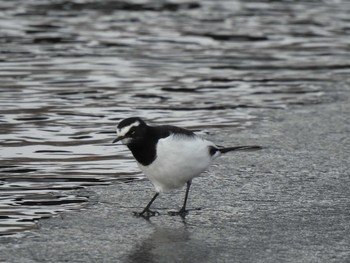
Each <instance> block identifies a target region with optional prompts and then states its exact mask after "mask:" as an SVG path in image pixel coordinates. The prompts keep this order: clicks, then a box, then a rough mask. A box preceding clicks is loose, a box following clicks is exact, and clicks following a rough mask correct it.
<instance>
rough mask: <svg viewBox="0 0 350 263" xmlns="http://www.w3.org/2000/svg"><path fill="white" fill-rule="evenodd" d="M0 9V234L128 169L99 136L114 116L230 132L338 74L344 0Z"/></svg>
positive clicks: (134, 176) (109, 131)
mask: <svg viewBox="0 0 350 263" xmlns="http://www.w3.org/2000/svg"><path fill="white" fill-rule="evenodd" d="M0 13H1V16H0V123H1V129H0V145H1V147H0V157H1V164H0V235H8V234H15V233H17V234H18V233H20V232H22V231H24V230H30V229H32V228H36V227H38V226H37V222H38V219H41V218H47V217H50V216H53V215H57V214H59V213H60V212H62V211H67V210H72V209H73V210H74V209H82V208H84V206H85V204H86V203H87V202H88V201H89V197H88V196H86V195H83V194H81V192H79V191H74V190H76V189H79V188H83V187H87V186H91V185H96V184H110V183H129V182H132V181H133V180H139V179H141V178H142V174H141V173H140V172H139V170H138V169H137V167H136V164H135V163H134V161H133V160H132V158H131V157H130V154H129V153H128V151H127V149H126V148H125V147H123V146H116V145H111V141H112V140H113V139H114V127H115V125H116V124H117V123H118V121H119V120H120V119H122V118H126V117H130V116H142V117H144V118H146V119H147V120H149V121H150V122H151V123H154V124H159V123H162V124H163V123H167V124H173V125H179V126H182V127H186V128H189V129H194V130H199V131H202V132H204V133H211V134H214V135H215V133H218V132H220V131H222V130H223V129H224V130H225V131H230V132H243V131H244V130H245V129H249V127H251V126H252V125H259V124H260V123H262V122H265V121H267V120H266V119H264V118H262V117H261V116H268V112H269V111H273V110H281V109H282V110H284V109H285V110H288V108H290V107H295V106H297V107H304V106H307V105H310V104H315V103H317V104H320V103H324V104H325V105H326V103H328V102H330V101H336V100H338V99H341V98H339V97H338V96H337V94H338V92H339V91H341V90H342V87H343V85H344V84H346V83H348V82H349V73H350V63H349V61H350V52H349V51H350V34H349V33H350V16H349V14H350V2H349V1H346V0H339V1H337V0H334V1H287V0H286V1H215V0H211V1H210V0H207V1H198V2H195V1H180V0H177V1H171V2H168V1H125V2H123V1H112V0H110V1H108V0H106V1H98V0H95V1H88V0H75V1H64V0H56V1H44V0H28V1H20V0H11V1H1V2H0ZM257 109H258V111H257ZM257 112H262V113H264V114H258V115H257ZM268 121H278V120H271V119H270V120H268Z"/></svg>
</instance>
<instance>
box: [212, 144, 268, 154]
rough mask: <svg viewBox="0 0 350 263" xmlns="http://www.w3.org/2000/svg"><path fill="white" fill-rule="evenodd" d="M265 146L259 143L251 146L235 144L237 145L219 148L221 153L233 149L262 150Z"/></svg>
mask: <svg viewBox="0 0 350 263" xmlns="http://www.w3.org/2000/svg"><path fill="white" fill-rule="evenodd" d="M262 148H263V147H261V146H258V145H251V146H235V147H227V148H219V149H218V150H219V151H220V152H221V153H227V152H231V151H257V150H261V149H262Z"/></svg>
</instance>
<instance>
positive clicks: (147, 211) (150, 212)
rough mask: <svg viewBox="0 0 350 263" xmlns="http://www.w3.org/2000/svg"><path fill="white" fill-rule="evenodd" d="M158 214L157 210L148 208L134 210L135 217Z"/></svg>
mask: <svg viewBox="0 0 350 263" xmlns="http://www.w3.org/2000/svg"><path fill="white" fill-rule="evenodd" d="M157 215H160V214H159V212H157V211H152V210H150V209H144V210H143V211H142V212H134V216H136V217H143V218H145V219H149V218H151V217H152V216H157Z"/></svg>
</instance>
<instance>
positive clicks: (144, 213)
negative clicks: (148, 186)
mask: <svg viewBox="0 0 350 263" xmlns="http://www.w3.org/2000/svg"><path fill="white" fill-rule="evenodd" d="M158 195H159V193H156V194H155V195H154V196H153V198H152V199H151V201H150V202H149V203H148V205H147V206H146V207H145V208H144V209H143V210H142V212H141V213H137V212H134V215H135V216H142V217H144V218H150V217H151V216H155V215H156V214H157V213H158V212H156V211H152V210H151V209H149V208H150V207H151V205H152V203H153V202H154V200H156V199H157V197H158Z"/></svg>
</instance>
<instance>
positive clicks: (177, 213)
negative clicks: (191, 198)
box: [169, 180, 192, 218]
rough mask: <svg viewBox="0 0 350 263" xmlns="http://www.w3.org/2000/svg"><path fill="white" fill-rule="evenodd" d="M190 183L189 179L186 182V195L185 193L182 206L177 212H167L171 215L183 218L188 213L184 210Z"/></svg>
mask: <svg viewBox="0 0 350 263" xmlns="http://www.w3.org/2000/svg"><path fill="white" fill-rule="evenodd" d="M191 183H192V181H191V180H190V181H188V182H187V187H186V195H185V200H184V204H183V206H182V208H181V209H180V211H179V212H169V214H170V215H172V216H175V215H179V216H181V217H183V218H184V217H185V216H186V215H187V214H188V210H186V204H187V199H188V193H189V192H190V187H191Z"/></svg>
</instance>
